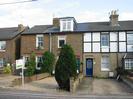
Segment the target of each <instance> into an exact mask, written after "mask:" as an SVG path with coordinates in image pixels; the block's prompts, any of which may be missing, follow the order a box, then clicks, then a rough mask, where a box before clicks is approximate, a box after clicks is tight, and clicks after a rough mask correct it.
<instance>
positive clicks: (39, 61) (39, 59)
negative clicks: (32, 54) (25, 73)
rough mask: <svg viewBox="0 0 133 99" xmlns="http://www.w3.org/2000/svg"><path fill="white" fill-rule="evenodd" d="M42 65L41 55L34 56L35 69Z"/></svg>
mask: <svg viewBox="0 0 133 99" xmlns="http://www.w3.org/2000/svg"><path fill="white" fill-rule="evenodd" d="M41 66H42V56H36V69H38V70H40V69H41Z"/></svg>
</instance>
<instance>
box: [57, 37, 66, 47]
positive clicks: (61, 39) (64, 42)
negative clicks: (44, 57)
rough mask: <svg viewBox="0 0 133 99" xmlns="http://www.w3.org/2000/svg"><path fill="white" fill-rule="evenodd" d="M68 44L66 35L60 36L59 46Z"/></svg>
mask: <svg viewBox="0 0 133 99" xmlns="http://www.w3.org/2000/svg"><path fill="white" fill-rule="evenodd" d="M65 44H66V36H58V48H61V47H62V46H63V45H65Z"/></svg>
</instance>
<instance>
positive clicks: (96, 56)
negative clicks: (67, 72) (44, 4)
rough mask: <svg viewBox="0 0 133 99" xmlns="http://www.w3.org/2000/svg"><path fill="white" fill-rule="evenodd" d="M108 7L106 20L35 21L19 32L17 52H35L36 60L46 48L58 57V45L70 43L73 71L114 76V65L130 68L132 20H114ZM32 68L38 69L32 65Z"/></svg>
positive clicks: (131, 63) (132, 38) (132, 64)
mask: <svg viewBox="0 0 133 99" xmlns="http://www.w3.org/2000/svg"><path fill="white" fill-rule="evenodd" d="M118 16H119V15H118V14H117V12H116V11H112V12H111V14H110V17H109V21H108V22H86V23H77V22H76V20H75V18H74V17H62V18H53V24H52V25H35V26H34V27H32V28H30V29H28V30H27V31H24V32H23V33H22V34H21V56H23V58H24V59H25V60H26V61H27V60H28V58H29V55H30V54H31V53H32V52H35V55H36V63H38V62H39V61H41V58H42V54H43V53H44V52H45V51H50V52H53V53H54V54H55V57H56V59H58V56H59V52H60V49H61V47H62V45H64V44H69V45H71V46H72V48H73V50H74V52H75V55H76V58H77V72H81V73H83V74H84V76H91V77H109V76H110V77H112V76H115V73H116V68H117V67H122V66H124V68H125V69H131V68H133V21H118ZM36 69H41V67H39V65H38V64H37V65H36Z"/></svg>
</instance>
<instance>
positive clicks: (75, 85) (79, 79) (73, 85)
mask: <svg viewBox="0 0 133 99" xmlns="http://www.w3.org/2000/svg"><path fill="white" fill-rule="evenodd" d="M83 77H84V76H83V74H79V75H78V77H77V78H76V79H74V78H73V77H72V78H70V92H71V93H74V92H76V90H77V88H78V86H79V84H80V83H81V82H82V80H83Z"/></svg>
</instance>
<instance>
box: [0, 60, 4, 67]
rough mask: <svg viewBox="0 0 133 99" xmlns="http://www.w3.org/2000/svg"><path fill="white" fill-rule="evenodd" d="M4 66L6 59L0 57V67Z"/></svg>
mask: <svg viewBox="0 0 133 99" xmlns="http://www.w3.org/2000/svg"><path fill="white" fill-rule="evenodd" d="M3 66H4V60H3V58H0V67H3Z"/></svg>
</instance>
